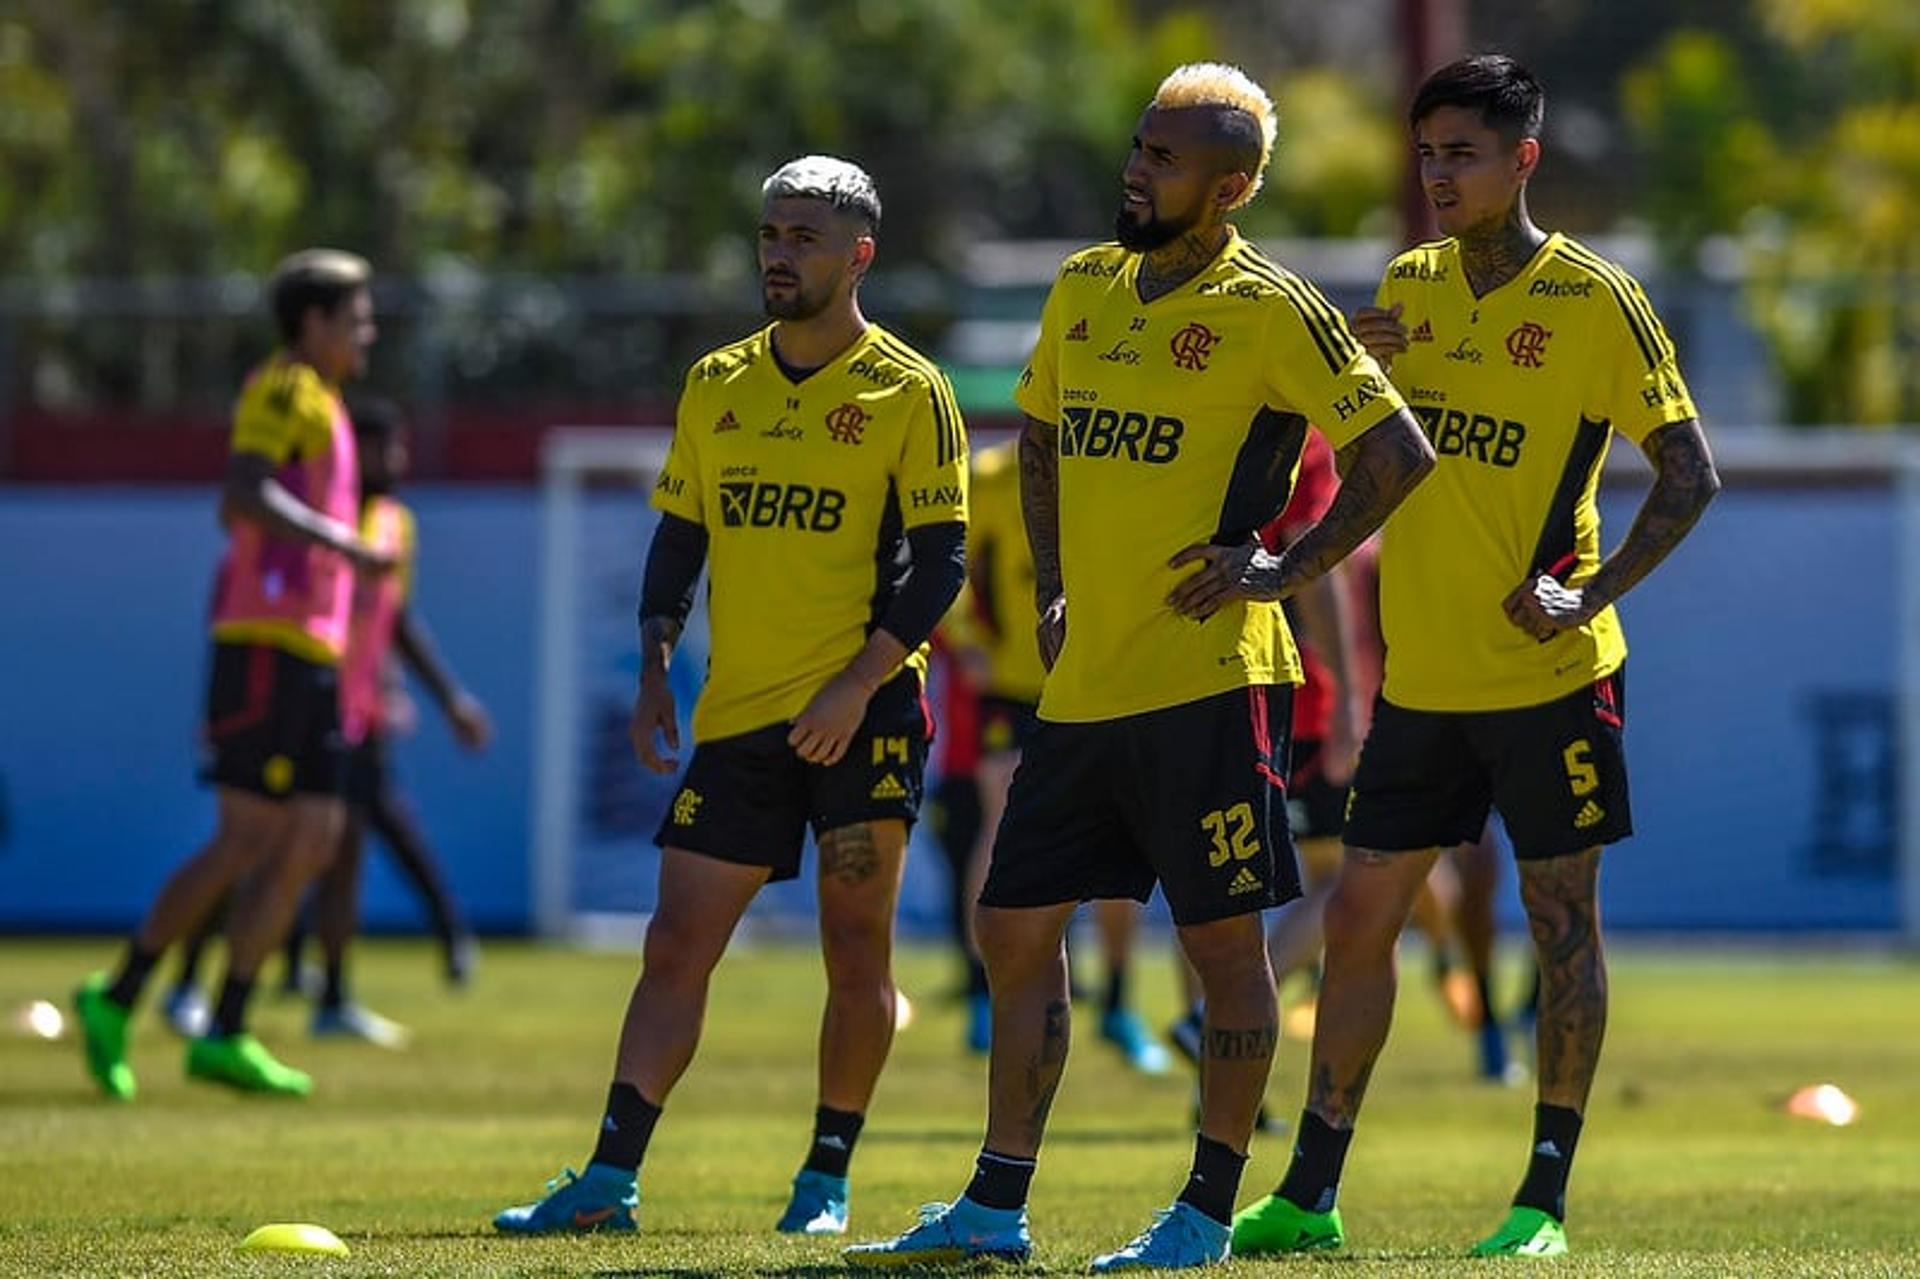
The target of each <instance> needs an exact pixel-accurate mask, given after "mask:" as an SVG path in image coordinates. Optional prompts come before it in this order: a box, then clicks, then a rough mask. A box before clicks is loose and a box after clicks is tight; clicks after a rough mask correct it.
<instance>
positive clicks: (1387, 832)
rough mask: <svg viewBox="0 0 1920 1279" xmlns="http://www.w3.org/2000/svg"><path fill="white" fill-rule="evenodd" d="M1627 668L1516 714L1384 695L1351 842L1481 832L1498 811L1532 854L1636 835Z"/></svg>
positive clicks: (1386, 844)
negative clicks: (1427, 706)
mask: <svg viewBox="0 0 1920 1279" xmlns="http://www.w3.org/2000/svg"><path fill="white" fill-rule="evenodd" d="M1626 710H1627V697H1626V672H1625V671H1624V669H1623V670H1619V671H1615V672H1614V673H1613V674H1611V675H1609V676H1606V677H1605V678H1603V679H1601V680H1599V681H1598V682H1596V683H1594V684H1592V685H1589V686H1585V687H1582V688H1579V689H1576V690H1575V691H1573V692H1572V693H1569V694H1568V695H1567V696H1565V697H1562V698H1560V699H1559V700H1557V701H1552V702H1545V703H1543V704H1541V705H1539V706H1526V707H1521V708H1519V709H1517V710H1506V711H1470V712H1443V711H1414V710H1408V709H1406V708H1405V707H1401V706H1395V705H1393V704H1392V703H1391V702H1388V701H1386V700H1384V699H1382V700H1380V701H1378V702H1377V703H1376V704H1375V707H1374V712H1373V730H1372V731H1371V732H1370V733H1368V734H1367V744H1366V746H1365V747H1363V748H1362V749H1361V751H1360V766H1359V768H1358V770H1357V771H1356V772H1355V774H1354V778H1353V802H1352V804H1351V805H1350V807H1349V808H1348V811H1347V830H1346V842H1347V844H1348V845H1349V846H1350V847H1353V848H1370V849H1375V850H1377V851H1380V852H1393V851H1398V850H1406V849H1422V848H1449V847H1452V846H1453V845H1455V844H1461V843H1471V842H1473V841H1474V840H1477V839H1479V838H1480V832H1481V830H1482V828H1484V827H1485V825H1486V822H1487V812H1488V810H1489V809H1490V808H1491V807H1494V806H1498V807H1499V809H1500V817H1501V820H1502V821H1503V822H1505V823H1506V827H1507V835H1508V837H1509V838H1510V839H1511V840H1512V843H1513V853H1514V856H1515V857H1517V858H1519V859H1521V860H1522V861H1526V860H1535V859H1540V858H1546V857H1559V856H1561V855H1563V854H1566V853H1577V852H1580V851H1582V850H1584V849H1588V848H1593V847H1595V846H1597V845H1600V844H1611V843H1614V842H1615V841H1617V840H1622V839H1625V838H1626V837H1627V836H1629V835H1631V834H1632V833H1633V813H1632V809H1631V808H1630V806H1629V804H1628V801H1627V757H1626V746H1625V743H1624V741H1623V740H1622V738H1623V732H1622V730H1623V729H1624V727H1625V717H1626Z"/></svg>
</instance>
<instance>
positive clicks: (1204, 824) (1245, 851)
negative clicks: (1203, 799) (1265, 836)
mask: <svg viewBox="0 0 1920 1279" xmlns="http://www.w3.org/2000/svg"><path fill="white" fill-rule="evenodd" d="M1200 829H1201V830H1202V831H1204V832H1205V833H1206V836H1207V838H1208V839H1210V840H1212V841H1213V847H1212V848H1210V849H1208V850H1207V865H1209V866H1225V865H1226V864H1227V863H1228V862H1230V861H1241V862H1244V861H1246V860H1248V859H1249V858H1251V857H1253V856H1255V855H1256V854H1258V853H1259V851H1260V837H1259V836H1258V835H1256V834H1254V833H1253V805H1252V804H1248V803H1244V802H1243V803H1239V804H1235V805H1234V806H1233V807H1232V808H1216V809H1214V810H1213V811H1212V812H1210V813H1208V814H1207V815H1206V816H1205V817H1202V818H1201V819H1200Z"/></svg>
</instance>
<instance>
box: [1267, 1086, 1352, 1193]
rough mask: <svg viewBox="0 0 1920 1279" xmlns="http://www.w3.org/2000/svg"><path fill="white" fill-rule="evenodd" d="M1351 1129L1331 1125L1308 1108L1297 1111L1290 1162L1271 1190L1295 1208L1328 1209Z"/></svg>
mask: <svg viewBox="0 0 1920 1279" xmlns="http://www.w3.org/2000/svg"><path fill="white" fill-rule="evenodd" d="M1352 1141H1353V1129H1351V1128H1335V1127H1334V1126H1333V1125H1331V1124H1329V1123H1328V1122H1327V1121H1326V1120H1324V1119H1322V1118H1321V1117H1320V1116H1318V1115H1316V1114H1314V1113H1313V1112H1312V1111H1311V1110H1303V1111H1301V1112H1300V1132H1299V1135H1298V1137H1297V1138H1296V1139H1295V1141H1294V1143H1293V1162H1292V1163H1290V1164H1288V1165H1287V1175H1286V1176H1285V1177H1283V1178H1282V1179H1281V1181H1280V1185H1279V1187H1278V1188H1277V1189H1276V1190H1275V1191H1274V1193H1275V1194H1277V1195H1279V1196H1280V1197H1281V1198H1282V1199H1285V1200H1286V1201H1287V1202H1288V1203H1290V1204H1293V1205H1294V1206H1295V1207H1296V1208H1304V1209H1306V1210H1307V1211H1308V1212H1332V1211H1333V1206H1334V1204H1335V1203H1336V1202H1337V1201H1338V1199H1339V1197H1340V1170H1341V1168H1343V1167H1344V1166H1345V1165H1346V1162H1347V1146H1348V1144H1349V1143H1350V1142H1352Z"/></svg>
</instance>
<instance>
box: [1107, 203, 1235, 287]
mask: <svg viewBox="0 0 1920 1279" xmlns="http://www.w3.org/2000/svg"><path fill="white" fill-rule="evenodd" d="M1245 243H1246V241H1245V240H1244V239H1242V238H1241V236H1240V229H1239V228H1238V227H1236V226H1234V225H1233V223H1231V222H1229V223H1227V238H1226V242H1225V243H1223V244H1222V245H1221V246H1220V251H1219V252H1218V253H1216V254H1214V255H1213V260H1212V261H1211V262H1209V263H1207V264H1206V265H1205V266H1203V267H1201V268H1200V269H1199V270H1198V271H1196V272H1194V274H1193V278H1192V279H1190V280H1187V281H1186V282H1185V283H1183V284H1181V286H1180V287H1179V288H1177V289H1169V290H1168V291H1167V292H1165V293H1162V294H1161V295H1160V296H1159V297H1157V298H1155V299H1154V300H1153V301H1151V302H1142V301H1141V300H1140V264H1141V263H1142V262H1144V261H1146V258H1147V255H1146V254H1144V253H1141V252H1138V251H1137V250H1136V251H1132V252H1129V253H1128V254H1127V260H1126V264H1125V265H1124V266H1123V267H1122V269H1121V271H1120V274H1119V276H1118V277H1116V278H1117V279H1118V281H1119V283H1121V284H1122V285H1124V286H1126V291H1127V296H1128V297H1129V298H1131V299H1132V300H1133V304H1134V305H1135V306H1158V305H1159V304H1160V303H1162V302H1165V301H1166V300H1167V299H1168V298H1177V297H1179V296H1180V295H1181V294H1183V293H1186V292H1189V291H1191V290H1193V289H1195V288H1198V287H1199V286H1200V284H1201V283H1202V282H1203V281H1205V280H1207V279H1208V278H1209V277H1211V276H1212V275H1213V274H1214V273H1215V272H1217V271H1219V270H1220V268H1221V266H1222V265H1223V264H1225V263H1227V262H1230V261H1232V260H1233V255H1234V254H1235V253H1237V252H1238V251H1239V249H1240V246H1241V245H1243V244H1245Z"/></svg>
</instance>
